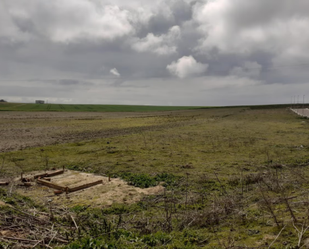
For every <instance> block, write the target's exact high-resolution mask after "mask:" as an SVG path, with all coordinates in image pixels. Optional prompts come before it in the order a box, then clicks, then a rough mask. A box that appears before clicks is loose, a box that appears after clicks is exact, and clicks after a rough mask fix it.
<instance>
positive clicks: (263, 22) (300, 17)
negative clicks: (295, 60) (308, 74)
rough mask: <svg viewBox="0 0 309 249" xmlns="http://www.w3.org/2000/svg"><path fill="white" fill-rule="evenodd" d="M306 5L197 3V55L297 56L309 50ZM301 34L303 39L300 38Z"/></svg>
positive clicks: (299, 1)
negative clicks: (216, 51) (212, 53)
mask: <svg viewBox="0 0 309 249" xmlns="http://www.w3.org/2000/svg"><path fill="white" fill-rule="evenodd" d="M308 14H309V2H308V1H306V0H295V1H293V4H291V1H288V0H280V1H279V0H272V1H267V0H259V1H247V0H234V1H230V0H215V1H213V0H211V1H207V2H203V3H197V4H195V7H194V15H193V16H194V20H195V22H196V23H197V24H198V25H199V28H198V30H199V32H200V34H201V35H203V37H202V38H201V39H200V41H199V46H198V50H199V51H200V52H206V53H208V52H210V51H212V50H213V49H214V48H216V49H218V50H219V52H220V53H230V54H231V53H234V54H237V53H241V54H250V53H254V52H257V51H264V52H268V53H273V54H275V55H282V54H286V53H289V54H290V55H292V56H299V54H301V52H300V51H304V50H308V49H309V33H308V32H307V30H308V26H309V16H308ZM300 34H302V35H300Z"/></svg>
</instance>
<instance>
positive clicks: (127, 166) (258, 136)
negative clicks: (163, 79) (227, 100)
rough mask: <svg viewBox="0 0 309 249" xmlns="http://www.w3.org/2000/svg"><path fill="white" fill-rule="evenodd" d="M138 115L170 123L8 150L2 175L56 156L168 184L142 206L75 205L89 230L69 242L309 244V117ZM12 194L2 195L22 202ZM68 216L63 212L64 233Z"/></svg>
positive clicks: (239, 112)
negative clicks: (64, 217)
mask: <svg viewBox="0 0 309 249" xmlns="http://www.w3.org/2000/svg"><path fill="white" fill-rule="evenodd" d="M133 120H134V121H133ZM139 120H140V123H141V124H145V123H152V124H155V125H158V126H159V125H163V124H164V129H159V130H156V129H154V128H153V127H152V128H151V129H141V130H140V131H134V132H133V133H132V134H121V135H120V136H117V135H115V136H113V137H109V138H99V139H92V140H91V141H89V140H88V141H79V142H75V143H70V144H58V145H51V146H45V147H40V148H30V149H26V150H22V151H14V152H8V153H2V155H1V156H2V158H4V160H3V162H4V163H3V166H2V168H1V171H2V172H3V174H13V173H19V172H20V171H21V170H22V171H24V172H27V171H31V170H38V169H44V167H46V165H45V164H44V158H45V159H46V158H48V167H50V168H52V167H62V166H66V167H67V168H70V169H75V170H80V171H86V172H94V173H97V174H111V175H113V176H121V177H123V178H124V179H126V180H128V181H129V182H131V183H132V184H136V185H138V186H143V185H144V186H147V185H155V184H157V183H158V182H159V181H162V180H165V181H166V186H167V191H166V192H165V194H164V195H163V196H155V197H148V198H145V199H144V200H143V201H141V202H140V203H138V204H132V205H130V206H128V205H124V206H119V205H117V204H115V205H114V206H112V207H104V208H102V209H98V208H94V209H91V207H90V208H88V209H86V210H84V208H83V207H82V206H76V207H71V211H72V212H73V213H74V215H76V222H77V223H78V226H79V227H80V230H79V231H75V232H72V231H71V232H70V233H69V235H67V236H68V239H69V240H71V239H72V240H73V239H75V240H78V241H77V242H73V243H72V244H71V245H70V246H68V248H79V247H80V246H81V244H83V245H84V246H85V248H87V246H89V245H90V244H91V243H92V245H95V244H98V247H96V248H149V247H156V248H200V247H204V248H233V246H239V247H244V248H245V247H261V248H265V247H266V248H267V247H268V246H270V245H271V247H272V248H286V247H287V246H288V247H289V248H297V247H296V246H298V245H299V246H302V245H303V244H304V243H305V241H306V239H307V238H308V237H309V236H308V232H307V231H305V229H306V228H307V227H308V226H309V216H308V214H309V210H308V205H307V203H308V200H307V199H308V198H309V196H308V188H309V180H308V176H309V169H308V164H309V155H308V149H309V143H308V135H309V130H308V125H309V124H308V121H307V120H306V119H301V118H299V117H297V116H295V115H294V114H292V113H291V112H289V111H288V110H286V109H284V108H281V109H280V108H279V109H269V108H266V109H258V108H255V109H250V108H227V109H205V110H194V111H184V112H183V113H181V114H179V113H177V115H176V114H173V113H171V114H170V115H166V116H149V117H139V118H137V119H134V118H132V122H139ZM118 121H119V122H128V119H123V120H121V119H119V120H118ZM89 122H92V123H93V124H94V123H95V122H98V120H92V121H89ZM42 149H43V150H44V151H42ZM12 198H13V197H10V198H9V197H8V196H7V194H5V193H3V194H2V197H0V199H2V200H4V201H6V200H8V199H9V200H10V201H11V202H12V203H13V204H14V200H13V201H12ZM14 198H20V197H14ZM16 202H17V201H16V200H15V203H16ZM38 208H39V207H38ZM54 208H55V209H56V207H54ZM43 209H44V208H43ZM2 212H7V208H6V209H4V210H2ZM67 222H68V221H67V220H63V217H62V216H61V215H59V218H58V219H57V220H56V221H55V223H57V224H58V225H57V226H59V233H64V231H63V230H65V229H67V228H66V226H68V224H67ZM69 223H70V222H69ZM71 225H72V224H71ZM73 225H74V224H73ZM73 225H72V226H73ZM62 226H63V227H62ZM61 229H63V230H61ZM277 235H279V236H278V237H277ZM87 237H92V239H87ZM100 246H102V247H100ZM103 246H106V247H103ZM108 246H109V247H108ZM93 248H94V246H93Z"/></svg>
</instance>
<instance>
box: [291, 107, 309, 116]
mask: <svg viewBox="0 0 309 249" xmlns="http://www.w3.org/2000/svg"><path fill="white" fill-rule="evenodd" d="M291 110H292V111H293V112H295V113H296V114H297V115H299V116H302V117H307V118H309V109H308V108H302V109H291Z"/></svg>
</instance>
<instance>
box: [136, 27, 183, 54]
mask: <svg viewBox="0 0 309 249" xmlns="http://www.w3.org/2000/svg"><path fill="white" fill-rule="evenodd" d="M180 34H181V32H180V28H179V26H173V27H171V28H170V29H169V31H168V33H167V34H163V35H160V36H155V35H154V34H153V33H149V34H148V35H147V36H146V37H144V38H142V39H139V38H135V39H133V40H132V41H131V47H132V49H134V50H136V51H138V52H151V53H155V54H159V55H168V54H173V53H175V52H176V50H177V46H176V42H177V41H178V40H179V39H180Z"/></svg>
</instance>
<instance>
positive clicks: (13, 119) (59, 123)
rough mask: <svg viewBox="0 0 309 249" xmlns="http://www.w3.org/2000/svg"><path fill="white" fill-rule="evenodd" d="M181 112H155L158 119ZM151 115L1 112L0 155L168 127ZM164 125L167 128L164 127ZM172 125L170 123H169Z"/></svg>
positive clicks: (154, 114)
mask: <svg viewBox="0 0 309 249" xmlns="http://www.w3.org/2000/svg"><path fill="white" fill-rule="evenodd" d="M170 113H173V115H177V114H178V113H179V112H178V111H174V112H156V113H151V116H152V117H154V116H156V117H160V116H162V117H164V116H167V115H170ZM149 115H150V114H149V113H87V112H75V113H73V112H68V113H66V112H0V136H1V140H0V152H8V151H14V150H22V149H25V148H28V147H39V146H45V145H51V144H59V143H65V142H73V141H83V140H90V139H95V138H105V137H113V136H115V135H117V136H119V135H125V134H132V133H136V132H138V131H141V130H149V129H160V128H165V125H164V124H162V123H153V122H151V119H150V120H142V119H140V118H143V117H146V118H147V117H149ZM162 125H163V126H162ZM168 125H170V124H168Z"/></svg>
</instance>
